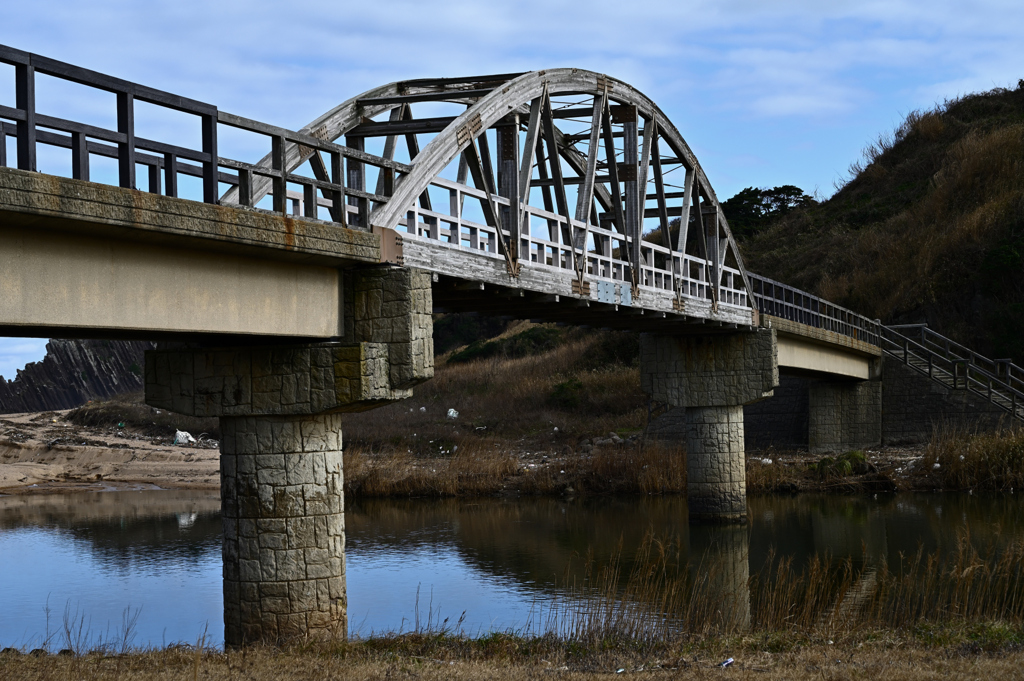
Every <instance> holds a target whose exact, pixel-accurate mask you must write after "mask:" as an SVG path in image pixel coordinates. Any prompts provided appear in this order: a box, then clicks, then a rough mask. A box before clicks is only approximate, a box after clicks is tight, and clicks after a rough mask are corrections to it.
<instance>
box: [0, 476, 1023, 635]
mask: <svg viewBox="0 0 1024 681" xmlns="http://www.w3.org/2000/svg"><path fill="white" fill-rule="evenodd" d="M749 518H750V524H749V525H747V526H742V527H728V526H724V527H694V528H691V527H689V525H688V519H687V512H686V503H685V500H683V499H680V498H654V497H648V498H637V499H587V500H579V501H574V502H568V501H564V500H557V499H528V500H522V499H521V500H496V499H483V500H472V501H467V500H442V501H424V500H419V501H392V500H369V501H359V502H355V503H349V505H348V508H347V509H346V525H347V534H348V541H347V547H348V556H347V564H348V576H347V577H348V601H349V622H350V626H351V629H352V631H353V633H357V634H363V635H365V634H368V633H370V632H374V631H377V632H379V631H386V630H398V629H402V630H409V629H412V628H415V627H416V626H417V624H418V625H420V626H423V625H426V624H427V623H428V620H430V623H431V624H436V623H437V622H438V621H443V620H444V619H445V618H449V623H450V624H451V623H454V622H455V621H457V620H458V619H459V618H460V616H461V615H462V614H463V613H465V620H464V623H463V626H464V628H465V631H467V632H468V633H471V634H476V633H482V632H486V631H491V630H504V629H518V630H531V629H532V630H537V629H540V628H543V626H544V625H545V621H544V613H545V612H546V609H548V608H550V607H551V605H552V604H553V603H556V602H562V603H564V602H565V600H566V599H567V598H570V595H569V592H568V591H567V590H566V589H565V586H566V585H567V584H576V585H579V584H581V583H582V582H583V580H584V579H585V578H586V576H587V574H588V573H587V564H588V562H589V563H590V564H591V565H601V564H604V563H607V562H608V561H610V560H611V559H612V558H613V557H614V556H620V558H621V561H620V562H621V569H620V572H619V575H620V577H619V579H620V580H622V581H624V580H626V579H627V578H628V575H629V574H630V573H631V571H632V569H633V568H634V567H635V563H634V559H635V556H636V554H637V549H638V547H640V546H641V544H642V543H643V541H644V538H645V537H654V538H655V539H656V541H657V542H658V546H659V547H661V549H662V550H664V551H666V552H668V553H669V554H671V555H670V556H669V558H670V559H671V560H670V562H671V563H672V564H673V565H675V566H678V567H679V569H680V571H681V577H684V578H686V579H688V580H690V583H696V584H698V585H699V586H700V588H701V589H702V591H703V592H704V593H707V594H712V595H713V597H712V600H713V601H714V603H715V604H716V607H718V610H717V616H718V617H719V618H720V621H721V622H722V623H723V624H726V625H729V626H731V627H735V628H740V629H742V628H745V627H747V626H749V624H750V622H751V618H752V605H751V597H750V594H749V593H748V591H747V583H748V580H749V578H750V577H751V576H752V575H757V574H758V573H759V571H761V570H762V568H763V567H764V566H765V564H766V561H768V559H769V556H772V555H774V556H775V557H776V558H780V557H785V558H791V559H792V561H793V564H794V566H797V567H799V566H800V565H803V564H806V562H807V561H808V560H809V559H810V557H812V556H824V557H827V559H828V561H830V563H831V564H832V565H834V566H839V565H842V564H844V563H845V561H850V563H851V564H852V565H853V567H854V568H855V569H858V570H859V569H860V568H862V567H863V568H868V569H867V571H866V572H864V579H863V580H862V581H863V583H862V584H859V585H858V587H857V588H858V589H860V590H861V591H864V592H865V593H868V592H870V591H871V588H872V587H871V584H870V580H871V575H872V574H874V573H873V572H872V568H873V567H874V566H878V565H881V564H883V563H886V564H888V565H890V566H893V565H898V564H899V562H900V560H901V559H902V558H903V557H904V556H907V555H914V554H916V553H917V552H918V551H919V550H923V551H924V552H935V551H940V552H947V551H952V550H953V549H954V548H955V547H956V543H957V539H958V537H959V536H962V535H963V534H964V533H965V532H968V533H969V537H970V541H971V542H972V543H973V544H974V545H975V546H977V547H978V548H979V549H981V550H985V549H986V548H987V547H994V548H995V549H998V548H999V547H1001V546H1005V545H1006V543H1007V542H1009V541H1010V540H1012V539H1020V538H1021V535H1022V533H1024V522H1022V521H1024V504H1021V503H1020V502H1019V501H1018V499H1017V497H1015V496H1000V497H988V498H985V497H981V496H969V495H946V494H941V495H940V494H922V495H900V496H882V497H879V498H877V499H874V498H868V497H863V498H860V497H854V498H849V497H834V496H824V495H823V496H801V497H782V498H752V499H750V500H749ZM220 533H221V529H220V518H219V501H218V499H217V498H216V496H215V495H210V494H206V493H196V492H188V491H176V492H172V491H158V492H108V493H97V494H76V495H66V496H35V497H0V556H3V561H0V603H3V604H4V605H5V615H6V616H5V617H4V618H0V646H7V645H17V646H22V645H27V646H34V645H38V644H39V643H40V642H41V641H42V640H43V639H44V638H45V636H46V632H47V626H49V630H50V631H55V630H57V629H59V628H60V626H61V624H62V622H61V619H62V616H63V609H64V605H65V603H71V604H72V607H73V610H74V609H77V610H78V612H80V613H84V614H86V615H87V616H88V617H89V618H91V619H90V627H91V629H92V631H93V632H94V633H95V634H98V635H105V636H108V637H109V636H111V635H114V634H116V633H117V632H116V630H117V628H118V626H119V625H120V622H121V616H122V613H123V611H124V609H125V608H126V607H129V606H130V607H132V608H141V613H140V617H139V620H138V631H137V635H136V638H135V640H134V642H135V643H136V644H138V645H145V644H154V645H161V644H164V643H170V642H172V641H178V640H183V641H195V639H196V638H197V637H198V636H199V635H200V634H201V633H202V632H203V631H204V628H207V632H208V634H209V635H210V636H211V637H212V638H213V639H214V640H216V641H219V640H220V639H221V636H222V632H223V624H222V619H221V618H222V595H221V560H220ZM47 602H48V603H49V607H50V609H51V615H50V621H49V624H47V621H46V616H45V612H44V608H45V607H46V604H47ZM61 643H62V642H60V641H59V640H57V641H56V642H55V645H56V646H60V645H61Z"/></svg>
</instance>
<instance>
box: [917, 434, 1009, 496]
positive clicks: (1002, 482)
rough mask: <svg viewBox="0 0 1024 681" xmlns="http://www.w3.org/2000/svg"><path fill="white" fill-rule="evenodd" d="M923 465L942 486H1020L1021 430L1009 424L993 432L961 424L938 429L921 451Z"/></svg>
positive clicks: (988, 488) (959, 488)
mask: <svg viewBox="0 0 1024 681" xmlns="http://www.w3.org/2000/svg"><path fill="white" fill-rule="evenodd" d="M936 463H937V464H939V467H938V468H937V469H936V468H934V464H936ZM924 464H925V465H924V469H925V470H928V471H933V472H934V474H935V475H937V476H938V477H939V478H940V480H941V481H942V486H943V488H945V489H951V490H974V489H977V490H1001V491H1009V490H1013V489H1022V488H1024V429H1021V428H1018V427H1016V426H1013V425H1008V426H1007V427H1005V428H1001V429H998V430H996V431H993V432H973V431H972V430H971V429H969V428H968V427H966V426H962V425H961V426H957V425H947V426H944V427H941V428H938V429H936V431H935V434H934V436H933V437H932V440H931V442H930V443H929V445H928V449H927V450H926V451H925V456H924Z"/></svg>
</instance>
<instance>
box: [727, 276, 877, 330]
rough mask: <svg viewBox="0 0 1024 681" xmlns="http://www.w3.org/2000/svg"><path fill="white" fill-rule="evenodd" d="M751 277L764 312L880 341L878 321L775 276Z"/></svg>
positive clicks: (752, 293) (759, 308)
mask: <svg viewBox="0 0 1024 681" xmlns="http://www.w3.org/2000/svg"><path fill="white" fill-rule="evenodd" d="M747 276H748V277H749V279H750V286H751V287H752V288H753V291H751V297H752V298H753V299H754V301H755V303H756V305H757V309H758V311H759V312H760V313H761V314H768V315H772V316H774V317H780V318H782V319H788V320H789V321H793V322H798V323H800V324H806V325H807V326H811V327H814V328H816V329H825V330H826V331H832V332H834V333H838V334H840V335H843V336H848V337H850V338H855V339H857V340H860V341H864V342H865V343H869V344H871V345H876V346H877V345H879V344H880V334H881V328H882V325H881V324H880V323H879V322H878V321H877V320H874V319H868V318H867V317H865V316H864V315H860V314H857V313H856V312H852V311H850V310H847V309H846V308H844V307H840V306H839V305H834V304H833V303H830V302H828V301H827V300H824V299H823V298H819V297H818V296H814V295H811V294H810V293H807V292H805V291H801V290H800V289H797V288H794V287H792V286H787V285H786V284H783V283H780V282H778V281H775V280H773V279H769V278H767V277H762V276H760V275H757V274H753V273H751V272H748V273H747Z"/></svg>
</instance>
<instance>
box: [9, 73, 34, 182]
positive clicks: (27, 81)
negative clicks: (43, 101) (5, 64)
mask: <svg viewBox="0 0 1024 681" xmlns="http://www.w3.org/2000/svg"><path fill="white" fill-rule="evenodd" d="M14 89H15V106H16V107H17V108H18V109H20V110H21V111H23V112H24V113H25V120H23V121H18V125H17V139H18V168H20V169H21V170H31V171H35V169H36V69H35V67H34V66H32V65H31V64H17V65H16V66H15V67H14Z"/></svg>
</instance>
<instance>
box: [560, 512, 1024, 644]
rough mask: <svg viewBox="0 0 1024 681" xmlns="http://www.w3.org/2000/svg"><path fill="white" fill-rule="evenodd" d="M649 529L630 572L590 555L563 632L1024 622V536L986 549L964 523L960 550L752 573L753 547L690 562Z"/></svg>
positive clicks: (664, 636) (811, 630)
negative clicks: (749, 553) (596, 561)
mask: <svg viewBox="0 0 1024 681" xmlns="http://www.w3.org/2000/svg"><path fill="white" fill-rule="evenodd" d="M678 555H679V553H678V551H675V550H673V549H672V547H671V546H670V545H665V544H661V543H659V542H658V541H656V540H655V539H654V538H653V537H651V536H650V535H648V536H647V537H646V538H645V539H644V542H643V544H642V546H641V548H640V550H639V552H638V554H637V556H636V559H635V560H634V562H633V566H632V568H631V569H630V572H629V575H628V577H627V578H625V580H624V579H623V574H622V557H621V554H620V555H616V556H615V557H613V558H612V559H611V560H610V562H609V563H607V564H606V565H603V566H595V565H593V562H592V561H591V562H590V563H588V569H587V571H586V577H585V578H584V579H583V581H582V583H575V582H574V583H572V584H569V585H568V587H569V588H568V593H569V597H568V598H566V599H565V601H563V602H561V603H559V604H556V605H555V606H552V608H551V609H550V611H549V612H548V613H547V615H546V616H547V619H546V625H547V627H548V630H549V631H551V632H552V633H554V634H555V635H557V636H559V637H561V638H565V639H571V640H579V641H584V642H587V643H588V644H592V643H594V642H595V641H602V640H612V639H618V640H623V639H625V640H633V641H638V642H645V641H646V642H653V641H671V640H678V639H680V638H690V637H707V636H716V635H729V634H736V633H744V634H765V633H790V634H799V635H802V636H824V637H828V638H836V637H841V636H844V635H847V636H848V635H854V634H858V633H864V632H866V631H873V630H910V629H913V628H914V627H917V626H919V625H921V624H926V623H927V624H935V625H965V624H978V623H992V622H1001V623H1004V624H1008V625H1011V626H1015V627H1020V626H1022V625H1024V567H1022V566H1024V540H1013V541H1011V542H1008V543H1006V544H1005V545H1002V546H1000V545H998V544H996V543H990V544H988V545H987V546H985V547H983V548H982V549H981V550H979V549H978V548H977V547H976V546H975V545H974V543H972V541H971V538H970V534H969V532H968V530H967V529H966V528H965V529H964V530H963V531H962V533H961V535H960V537H959V539H958V541H957V542H956V545H955V546H954V547H953V548H952V549H950V550H946V551H943V550H939V551H935V552H933V553H925V552H924V551H923V550H922V551H918V552H916V553H914V554H912V555H902V554H901V555H900V556H899V557H898V559H897V560H896V561H895V562H894V563H890V562H889V561H888V560H886V559H885V557H884V556H883V557H881V558H878V559H876V560H866V561H864V562H863V563H862V564H860V565H855V564H854V563H853V561H851V560H849V559H848V560H845V561H841V562H838V563H833V561H831V560H830V559H829V557H828V556H826V555H818V556H814V557H812V558H811V559H809V560H808V561H807V563H806V564H805V565H802V566H798V565H795V564H794V561H793V560H792V559H791V558H788V557H780V556H775V555H772V556H770V557H769V559H768V560H767V561H766V564H765V565H764V566H761V567H760V569H759V570H758V571H757V572H756V573H754V574H753V575H751V576H750V577H749V578H747V577H746V561H747V555H746V553H745V552H741V553H739V554H735V553H729V552H716V551H712V552H709V553H707V554H705V555H703V556H696V560H695V561H694V562H691V563H689V564H682V563H680V562H679V561H678Z"/></svg>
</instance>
